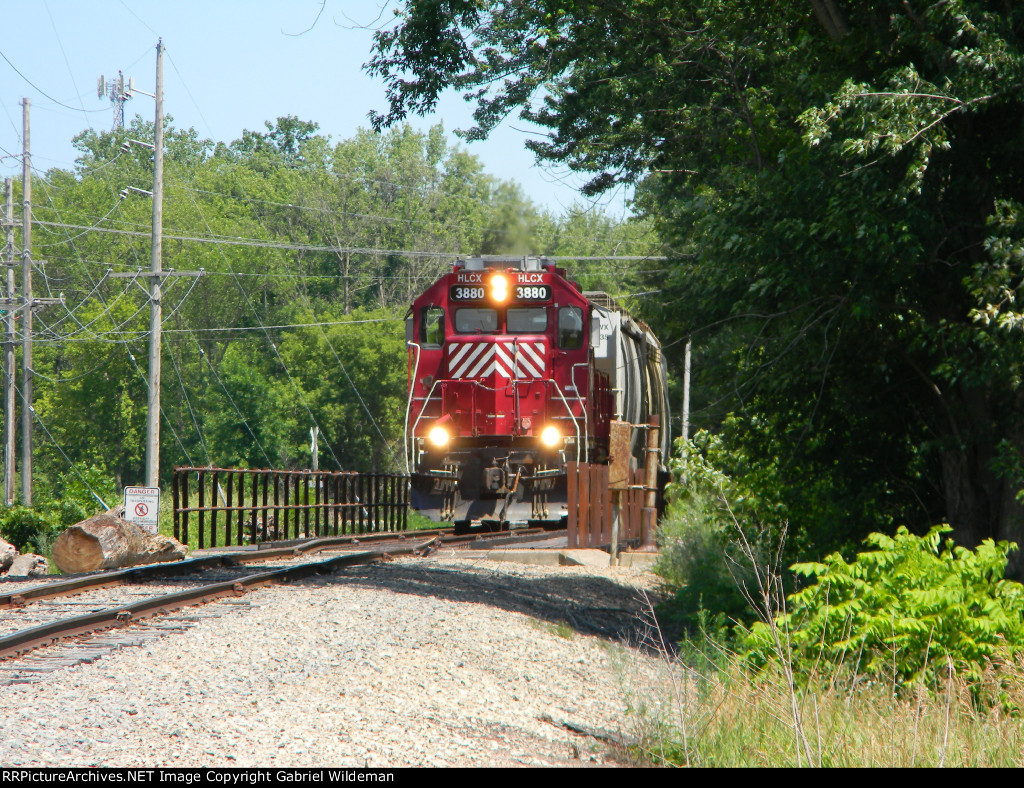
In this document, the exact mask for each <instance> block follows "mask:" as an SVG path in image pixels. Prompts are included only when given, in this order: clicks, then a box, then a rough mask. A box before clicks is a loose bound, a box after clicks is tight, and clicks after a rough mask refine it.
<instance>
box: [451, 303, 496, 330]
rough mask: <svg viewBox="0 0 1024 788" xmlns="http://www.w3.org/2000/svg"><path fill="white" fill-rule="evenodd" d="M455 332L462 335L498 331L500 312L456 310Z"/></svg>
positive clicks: (492, 310)
mask: <svg viewBox="0 0 1024 788" xmlns="http://www.w3.org/2000/svg"><path fill="white" fill-rule="evenodd" d="M455 330H456V331H457V332H459V333H460V334H478V333H491V332H493V331H497V330H498V312H497V310H495V309H456V310H455Z"/></svg>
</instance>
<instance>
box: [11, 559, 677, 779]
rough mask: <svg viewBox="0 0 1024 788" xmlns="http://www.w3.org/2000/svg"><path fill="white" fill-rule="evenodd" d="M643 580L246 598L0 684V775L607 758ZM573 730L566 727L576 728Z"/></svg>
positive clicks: (515, 570) (415, 571) (379, 575)
mask: <svg viewBox="0 0 1024 788" xmlns="http://www.w3.org/2000/svg"><path fill="white" fill-rule="evenodd" d="M653 586H654V579H653V577H652V576H651V575H650V574H649V573H645V572H640V571H638V570H631V569H621V568H617V569H596V568H587V567H538V566H526V565H519V564H511V563H496V562H491V561H482V560H479V559H476V560H470V559H464V558H441V559H437V560H431V561H424V560H402V561H393V562H390V563H386V564H377V565H370V566H363V567H353V568H351V569H347V570H344V571H341V572H339V573H338V574H337V575H334V576H332V577H327V578H319V579H315V580H309V581H303V582H300V583H295V584H293V585H289V586H277V587H271V588H265V589H260V590H257V591H253V592H251V593H249V594H246V596H245V599H246V601H248V602H249V603H250V605H249V606H235V609H231V608H227V607H226V608H224V611H225V612H224V613H223V614H222V615H217V616H216V617H210V618H203V619H201V620H200V621H198V622H197V623H196V624H195V625H194V626H192V627H191V628H190V629H188V630H187V631H184V632H180V633H174V634H168V635H167V636H163V637H159V638H156V639H153V640H150V641H148V642H146V643H145V644H144V645H142V646H138V647H128V648H122V649H120V650H118V651H115V652H114V653H112V654H110V655H109V656H106V657H104V658H102V659H98V660H97V661H96V662H93V663H91V664H83V665H78V666H75V667H72V668H63V669H60V670H57V671H55V672H53V673H52V674H49V675H47V676H46V678H45V680H43V681H38V682H37V683H34V684H25V685H12V686H7V687H4V688H3V691H2V694H0V764H3V765H5V766H166V767H183V766H192V767H200V766H207V767H231V766H266V767H302V766H356V767H361V766H371V767H404V766H517V765H526V766H541V765H550V766H570V765H597V764H613V763H622V762H624V761H623V758H624V756H623V755H622V753H621V752H620V751H618V750H616V748H614V747H613V746H612V745H611V744H610V742H612V741H628V740H629V739H630V738H631V736H630V734H631V730H632V727H633V721H632V720H631V719H630V718H629V717H628V716H627V714H626V707H627V702H628V700H629V697H630V694H631V691H630V687H633V688H635V687H637V686H643V685H644V684H645V683H647V682H651V681H653V679H654V677H655V675H656V674H657V672H658V669H659V665H658V659H657V657H656V656H652V655H651V654H650V653H648V652H646V651H644V650H642V649H639V648H637V647H636V644H637V643H638V642H639V640H640V638H641V637H642V635H643V626H644V625H643V621H642V619H643V616H644V613H645V602H644V598H643V596H644V595H643V591H649V590H650V589H652V588H653ZM581 730H582V731H585V733H580V732H579V731H581Z"/></svg>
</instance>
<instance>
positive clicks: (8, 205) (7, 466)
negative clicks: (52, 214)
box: [3, 178, 17, 506]
mask: <svg viewBox="0 0 1024 788" xmlns="http://www.w3.org/2000/svg"><path fill="white" fill-rule="evenodd" d="M14 266H15V261H14V189H13V188H12V186H11V179H10V178H5V179H4V260H3V267H4V270H5V273H4V283H5V285H6V290H5V292H4V297H5V299H6V301H7V309H6V310H5V312H4V334H5V336H4V502H5V503H6V504H7V505H8V506H11V505H12V504H13V503H14V417H15V414H16V413H17V409H16V406H15V402H14Z"/></svg>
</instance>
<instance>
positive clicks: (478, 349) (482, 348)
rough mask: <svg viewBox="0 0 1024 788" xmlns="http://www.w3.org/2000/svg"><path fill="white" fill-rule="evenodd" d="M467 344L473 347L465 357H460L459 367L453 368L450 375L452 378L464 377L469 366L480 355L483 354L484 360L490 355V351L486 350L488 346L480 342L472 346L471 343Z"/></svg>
mask: <svg viewBox="0 0 1024 788" xmlns="http://www.w3.org/2000/svg"><path fill="white" fill-rule="evenodd" d="M469 346H470V347H472V348H473V349H472V350H471V351H470V352H469V353H468V354H466V358H464V359H460V360H461V362H462V363H461V364H460V365H459V367H458V368H457V369H454V370H453V371H452V377H453V378H461V377H465V376H466V373H467V372H468V371H469V369H470V367H472V366H473V364H474V363H475V362H476V361H477V360H478V359H479V358H480V357H481V356H483V358H484V360H486V359H487V358H488V357H489V356H490V355H491V351H490V350H488V347H489V346H488V345H485V344H484V343H482V342H481V343H478V344H476V345H475V346H473V345H469Z"/></svg>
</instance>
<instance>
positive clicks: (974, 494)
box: [368, 0, 1024, 574]
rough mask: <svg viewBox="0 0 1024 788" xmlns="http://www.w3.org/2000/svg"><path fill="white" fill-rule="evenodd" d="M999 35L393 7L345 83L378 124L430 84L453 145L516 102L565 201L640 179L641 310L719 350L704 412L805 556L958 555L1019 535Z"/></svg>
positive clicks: (1022, 31)
mask: <svg viewBox="0 0 1024 788" xmlns="http://www.w3.org/2000/svg"><path fill="white" fill-rule="evenodd" d="M1022 42H1024V7H1021V6H1019V5H1018V4H1011V3H1006V2H1004V1H1003V0H976V1H974V2H969V1H968V0H949V1H948V2H941V3H930V2H914V1H911V2H904V3H900V4H892V3H888V2H881V0H855V1H854V0H851V2H847V3H842V4H840V3H838V2H833V1H832V0H813V1H812V2H810V3H808V4H800V3H772V2H766V1H765V0H755V1H754V2H739V0H698V1H697V2H691V3H685V4H681V3H676V4H672V3H661V2H657V1H656V0H640V1H639V2H635V3H622V4H608V3H597V2H593V1H592V0H568V1H567V2H561V1H559V2H555V0H548V1H547V2H540V3H522V2H518V0H445V1H444V2H436V0H408V1H407V2H406V3H405V5H404V7H403V10H402V12H401V14H400V15H399V18H398V21H397V22H396V24H395V25H394V26H393V27H391V28H390V29H386V30H383V31H381V32H380V33H378V34H377V38H376V53H375V55H374V57H373V59H372V60H371V61H370V62H369V64H368V68H369V70H370V71H371V73H374V74H377V75H380V76H383V77H384V78H385V79H386V80H387V81H388V85H389V89H388V98H389V108H388V109H387V111H386V112H384V113H381V114H377V115H374V116H373V120H374V122H375V123H376V124H377V125H378V126H381V127H383V126H386V125H388V124H391V123H394V122H396V121H398V120H400V119H402V118H404V117H405V116H406V115H407V114H408V113H409V112H422V111H424V110H427V109H430V108H432V107H433V106H434V104H435V103H436V101H437V98H438V96H439V95H440V93H441V92H442V91H443V90H445V89H447V88H450V87H454V88H457V89H461V90H463V91H467V95H468V96H470V97H471V98H472V99H474V100H475V101H476V110H475V113H474V117H475V120H476V123H477V125H476V127H475V128H473V129H470V130H468V132H466V133H467V135H468V136H470V137H477V136H481V135H485V134H487V132H488V131H489V130H490V129H492V128H493V127H494V126H495V125H496V124H497V123H498V122H500V121H501V120H502V119H503V118H504V117H506V116H507V115H508V114H509V113H510V112H513V111H518V112H519V113H520V115H521V116H522V117H524V118H526V119H527V120H530V121H533V122H535V123H537V124H539V125H540V126H542V127H543V128H545V129H547V131H548V136H547V137H546V138H544V139H541V140H539V141H536V142H532V143H530V147H531V148H532V149H533V150H534V151H535V152H536V153H537V154H538V156H539V157H540V158H542V159H544V160H548V161H554V162H560V163H563V164H566V165H568V166H570V167H571V168H573V169H575V170H577V171H580V172H583V173H588V174H589V175H590V176H591V179H590V181H589V182H588V184H587V186H586V187H585V191H588V192H598V191H600V190H602V189H605V188H608V187H609V186H611V185H613V184H615V183H617V182H627V183H638V184H639V190H638V203H637V204H638V207H639V208H640V209H642V210H644V211H646V212H647V214H648V215H650V216H651V217H652V218H654V219H656V220H657V222H658V223H659V227H660V230H661V232H662V234H663V235H664V237H665V239H666V240H667V241H668V242H669V243H670V244H671V245H672V247H673V248H674V250H675V252H676V254H677V259H676V262H675V264H674V266H673V269H674V270H673V272H672V274H671V275H670V276H669V277H668V280H667V282H666V283H665V286H664V288H663V290H664V293H663V298H662V302H661V307H660V309H659V308H653V305H651V304H649V303H648V307H649V308H651V312H649V314H652V315H653V316H655V317H656V318H657V320H658V324H659V325H661V326H663V327H664V328H663V331H664V332H666V333H667V334H668V336H667V337H666V338H667V339H668V340H669V341H671V340H672V339H673V338H680V339H681V338H682V337H685V336H687V335H692V334H697V336H698V337H699V338H700V340H701V341H703V342H706V343H711V342H714V343H716V344H717V345H718V347H719V348H720V349H721V350H722V351H723V352H722V353H720V354H719V358H718V359H717V360H716V361H715V362H714V363H713V364H712V365H711V368H710V369H706V370H705V380H704V382H705V384H706V385H707V386H708V387H710V390H709V391H708V392H706V399H708V400H709V401H723V400H724V401H727V402H728V407H727V408H726V410H728V411H732V413H733V414H734V418H733V419H732V420H731V424H732V425H733V426H731V427H730V430H731V431H732V436H731V437H732V439H733V440H734V441H735V442H736V443H737V445H739V446H741V447H742V448H743V451H742V452H741V454H742V456H745V457H750V458H754V461H755V462H761V463H763V464H764V465H767V466H770V467H772V468H773V469H774V470H773V472H772V473H773V479H772V481H771V483H772V484H773V485H774V486H775V488H776V489H777V490H778V496H779V498H780V504H781V505H782V509H781V514H782V515H787V514H788V515H799V517H800V522H799V526H800V527H801V528H804V529H806V533H807V534H809V537H808V539H807V541H806V542H805V544H804V546H805V547H808V546H809V545H810V544H814V545H816V548H817V549H825V548H828V547H832V546H835V545H841V544H850V543H853V542H855V541H856V539H858V538H860V537H862V536H863V535H865V534H866V533H867V532H868V531H870V530H873V529H875V528H876V527H877V526H878V525H886V526H888V525H890V524H891V523H892V522H894V521H897V522H898V521H906V522H909V523H911V524H915V525H917V526H918V527H919V528H921V529H923V528H924V527H925V526H926V525H927V524H930V523H931V522H934V521H936V520H942V519H948V520H949V522H951V523H952V525H953V526H954V528H955V534H956V537H957V538H958V539H959V540H960V541H961V542H963V543H965V544H970V545H973V544H977V543H979V542H980V541H981V540H982V539H983V538H986V537H992V538H996V539H1013V540H1017V541H1020V540H1021V537H1022V536H1024V516H1022V511H1021V506H1020V503H1019V502H1018V501H1017V500H1016V494H1017V493H1018V491H1019V490H1020V489H1021V486H1022V483H1024V474H1022V467H1024V462H1022V457H1024V422H1022V416H1024V390H1022V387H1021V379H1022V376H1021V372H1022V371H1024V370H1022V367H1021V364H1022V361H1024V359H1022V356H1021V354H1020V352H1019V338H1018V337H1017V336H1015V335H1014V333H1013V332H1015V331H1016V330H1018V329H1019V327H1020V326H1021V325H1022V321H1021V319H1020V316H1019V315H1018V313H1017V311H1016V310H1015V309H1014V303H1015V299H1016V296H1017V290H1018V288H1019V287H1020V284H1021V282H1022V280H1024V245H1022V239H1024V233H1022V230H1024V226H1022V223H1021V206H1022V205H1024V178H1022V177H1021V176H1022V174H1024V173H1022V171H1021V170H1022V163H1021V162H1022V161H1024V160H1022V159H1021V157H1020V155H1019V151H1020V149H1021V147H1022V146H1024V130H1022V127H1021V126H1020V123H1019V118H1020V117H1021V114H1022V110H1024V92H1022V90H1021V87H1022V84H1021V83H1022V79H1024V77H1022V75H1024V46H1022ZM698 332H699V333H698ZM755 470H756V469H755ZM808 480H813V481H814V483H813V484H809V483H808ZM1015 571H1016V572H1017V573H1018V574H1019V573H1020V571H1021V567H1020V566H1019V565H1018V566H1016V567H1015Z"/></svg>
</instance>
